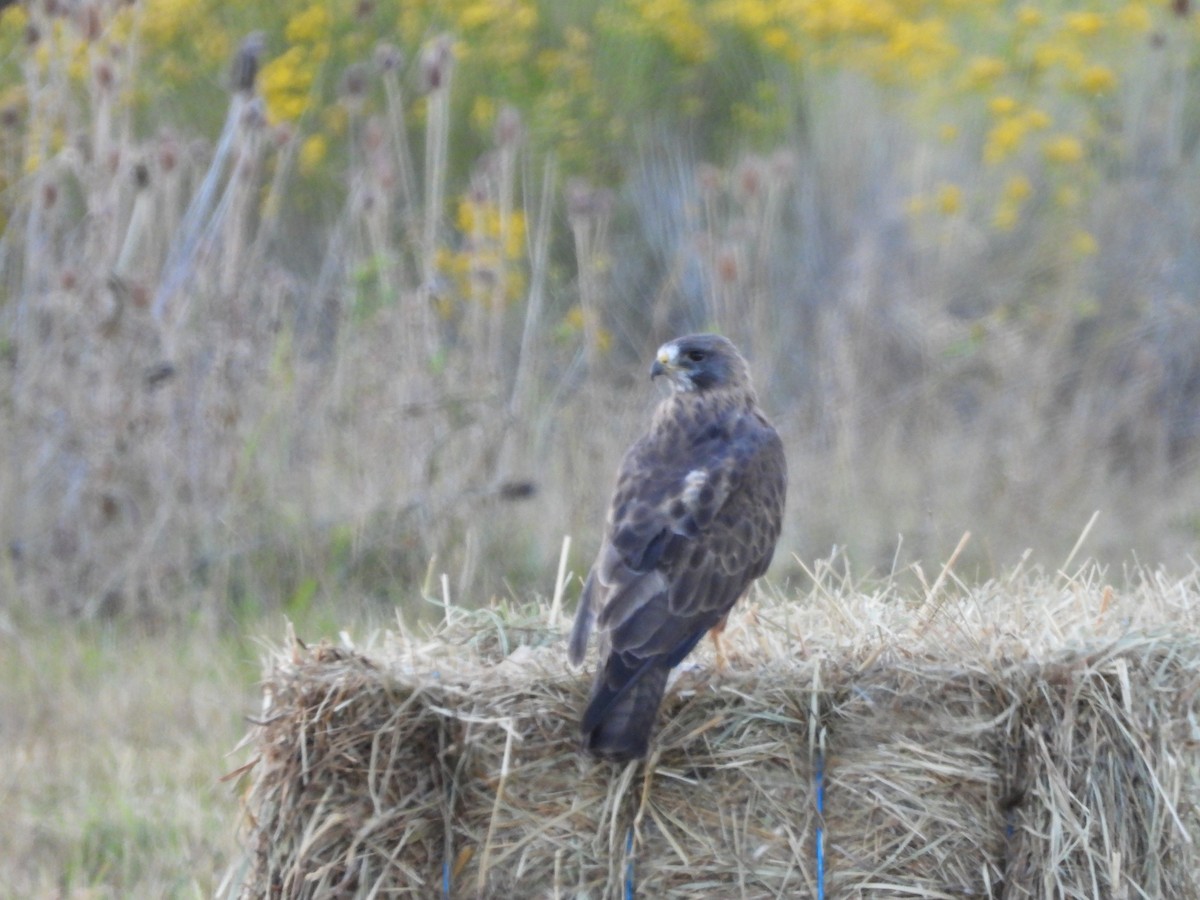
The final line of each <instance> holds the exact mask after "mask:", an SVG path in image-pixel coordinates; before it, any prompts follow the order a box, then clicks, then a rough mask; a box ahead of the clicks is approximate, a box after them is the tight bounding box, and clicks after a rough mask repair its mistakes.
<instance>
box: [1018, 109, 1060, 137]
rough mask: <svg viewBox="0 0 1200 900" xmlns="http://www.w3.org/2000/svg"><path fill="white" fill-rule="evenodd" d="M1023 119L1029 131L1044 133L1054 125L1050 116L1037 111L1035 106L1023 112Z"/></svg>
mask: <svg viewBox="0 0 1200 900" xmlns="http://www.w3.org/2000/svg"><path fill="white" fill-rule="evenodd" d="M1024 119H1025V124H1026V125H1027V126H1029V130H1030V131H1044V130H1045V129H1047V128H1049V127H1050V126H1051V125H1052V124H1054V120H1053V119H1052V118H1050V114H1049V113H1048V112H1046V111H1045V110H1044V109H1038V108H1037V107H1036V106H1035V107H1033V108H1032V109H1028V110H1026V111H1025V116H1024Z"/></svg>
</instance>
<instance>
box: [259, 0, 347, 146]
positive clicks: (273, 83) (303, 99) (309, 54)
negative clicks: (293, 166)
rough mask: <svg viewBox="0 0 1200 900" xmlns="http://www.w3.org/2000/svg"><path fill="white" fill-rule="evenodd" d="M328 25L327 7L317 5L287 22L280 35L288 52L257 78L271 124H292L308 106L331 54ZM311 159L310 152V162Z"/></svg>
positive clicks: (269, 63)
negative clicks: (282, 35) (319, 76)
mask: <svg viewBox="0 0 1200 900" xmlns="http://www.w3.org/2000/svg"><path fill="white" fill-rule="evenodd" d="M332 24H333V16H332V14H331V13H330V12H329V8H328V6H327V5H326V4H324V3H320V2H316V3H313V4H312V5H310V6H307V7H305V8H303V9H301V10H299V11H298V12H297V13H295V14H294V15H293V16H291V17H290V18H289V19H288V20H287V24H286V25H285V27H284V32H283V33H284V37H285V38H286V39H287V41H288V48H287V49H286V50H284V51H283V53H281V54H279V55H278V56H276V57H275V58H274V59H272V60H271V61H270V62H268V63H267V64H266V65H265V66H263V70H262V73H261V75H260V76H259V86H260V90H261V91H262V95H263V100H264V101H265V102H266V104H267V116H268V117H269V118H270V119H271V121H273V122H281V121H282V122H293V121H295V120H296V119H299V118H300V117H301V116H302V115H304V113H305V112H306V111H307V110H308V108H309V107H310V106H311V105H312V103H313V100H314V99H315V96H314V91H313V86H314V84H315V82H316V80H317V75H318V74H319V73H320V71H321V67H322V66H323V65H324V63H325V61H326V60H327V59H328V58H329V55H330V52H331V50H332V45H331V41H330V32H331V30H332V29H331V26H332ZM312 155H313V154H312V151H311V150H310V152H309V158H310V159H311V157H312ZM301 162H302V163H303V160H302V161H301Z"/></svg>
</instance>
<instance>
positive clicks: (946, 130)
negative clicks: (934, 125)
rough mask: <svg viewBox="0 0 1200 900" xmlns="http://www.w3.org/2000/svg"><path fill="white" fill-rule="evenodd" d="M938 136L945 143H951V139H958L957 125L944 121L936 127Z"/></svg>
mask: <svg viewBox="0 0 1200 900" xmlns="http://www.w3.org/2000/svg"><path fill="white" fill-rule="evenodd" d="M938 137H940V138H941V139H942V140H943V141H945V142H946V143H947V144H949V143H951V142H952V141H955V140H957V139H958V126H957V125H955V124H953V123H952V122H944V123H943V124H942V125H941V126H940V127H939V128H938Z"/></svg>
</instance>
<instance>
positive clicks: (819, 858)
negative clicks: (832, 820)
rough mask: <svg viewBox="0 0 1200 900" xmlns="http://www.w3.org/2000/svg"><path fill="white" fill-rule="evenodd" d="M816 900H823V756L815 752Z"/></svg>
mask: <svg viewBox="0 0 1200 900" xmlns="http://www.w3.org/2000/svg"><path fill="white" fill-rule="evenodd" d="M815 777H816V782H817V900H825V755H824V754H823V753H821V751H819V750H818V751H817V769H816V773H815Z"/></svg>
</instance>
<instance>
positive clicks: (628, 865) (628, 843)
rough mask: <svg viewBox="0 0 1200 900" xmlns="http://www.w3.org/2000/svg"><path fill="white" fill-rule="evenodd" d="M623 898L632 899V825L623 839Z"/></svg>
mask: <svg viewBox="0 0 1200 900" xmlns="http://www.w3.org/2000/svg"><path fill="white" fill-rule="evenodd" d="M625 854H626V860H625V900H633V826H632V825H630V826H629V835H628V837H627V838H626V839H625Z"/></svg>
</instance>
